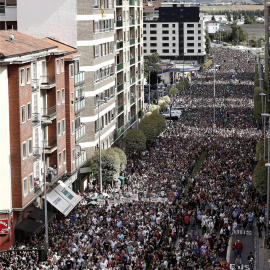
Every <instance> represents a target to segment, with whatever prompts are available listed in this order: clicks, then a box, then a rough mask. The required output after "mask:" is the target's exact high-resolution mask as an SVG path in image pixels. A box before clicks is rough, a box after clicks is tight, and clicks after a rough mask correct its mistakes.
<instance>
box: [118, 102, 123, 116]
mask: <svg viewBox="0 0 270 270" xmlns="http://www.w3.org/2000/svg"><path fill="white" fill-rule="evenodd" d="M123 111H124V104H123V105H121V106H119V107H118V114H120V113H121V112H123Z"/></svg>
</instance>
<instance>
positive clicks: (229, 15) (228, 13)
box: [226, 12, 232, 22]
mask: <svg viewBox="0 0 270 270" xmlns="http://www.w3.org/2000/svg"><path fill="white" fill-rule="evenodd" d="M226 16H227V20H228V21H229V22H230V21H231V20H232V17H231V13H230V12H227V13H226Z"/></svg>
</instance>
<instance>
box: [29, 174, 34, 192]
mask: <svg viewBox="0 0 270 270" xmlns="http://www.w3.org/2000/svg"><path fill="white" fill-rule="evenodd" d="M29 189H30V191H32V190H33V189H34V181H33V174H32V173H31V174H30V175H29Z"/></svg>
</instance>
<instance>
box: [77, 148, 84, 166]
mask: <svg viewBox="0 0 270 270" xmlns="http://www.w3.org/2000/svg"><path fill="white" fill-rule="evenodd" d="M85 162H86V152H85V151H81V153H79V155H78V154H77V158H76V167H81V166H82V165H83V164H84V163H85Z"/></svg>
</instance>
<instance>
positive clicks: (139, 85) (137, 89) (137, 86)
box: [136, 84, 144, 129]
mask: <svg viewBox="0 0 270 270" xmlns="http://www.w3.org/2000/svg"><path fill="white" fill-rule="evenodd" d="M142 86H144V85H142V84H137V85H136V91H137V93H136V117H137V124H136V129H138V126H139V115H138V112H139V111H138V106H139V105H138V102H139V87H142Z"/></svg>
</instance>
